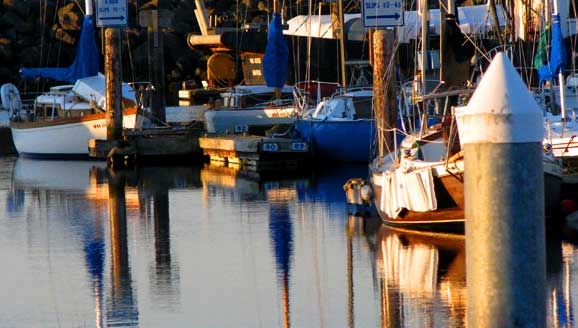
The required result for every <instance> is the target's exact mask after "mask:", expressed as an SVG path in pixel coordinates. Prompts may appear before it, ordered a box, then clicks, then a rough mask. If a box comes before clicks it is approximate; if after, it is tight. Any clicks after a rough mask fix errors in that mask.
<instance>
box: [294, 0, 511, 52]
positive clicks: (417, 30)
mask: <svg viewBox="0 0 578 328" xmlns="http://www.w3.org/2000/svg"><path fill="white" fill-rule="evenodd" d="M496 13H497V15H498V21H499V22H500V26H501V27H504V26H505V23H506V19H505V14H504V9H503V7H502V6H501V5H496ZM343 16H344V17H343V19H344V22H345V24H346V25H347V22H349V21H350V20H354V19H357V20H359V19H361V14H346V15H343ZM429 16H430V22H429V25H430V28H429V30H430V33H433V34H434V35H439V33H440V29H441V28H440V10H439V9H431V10H430V11H429ZM458 18H459V22H460V29H461V30H462V32H464V34H467V35H486V34H487V33H488V32H489V31H491V30H493V29H494V26H493V22H492V19H491V16H490V15H489V9H488V5H477V6H466V7H458ZM287 25H289V28H288V29H287V30H285V31H283V33H284V34H288V35H299V36H311V37H313V38H324V39H333V38H334V33H333V27H332V25H331V16H329V15H321V16H319V15H314V16H311V17H309V16H307V15H301V16H296V17H294V18H292V19H290V20H288V21H287ZM355 27H356V28H357V27H359V28H360V29H361V30H363V26H362V25H361V24H359V25H356V26H355ZM352 28H353V27H352ZM359 32H363V31H359ZM349 33H352V31H350V32H349ZM420 35H421V17H420V15H419V13H418V12H416V11H406V12H404V25H403V26H400V27H398V28H397V39H398V41H399V42H401V43H408V42H409V40H412V39H413V40H415V39H418V38H419V37H420Z"/></svg>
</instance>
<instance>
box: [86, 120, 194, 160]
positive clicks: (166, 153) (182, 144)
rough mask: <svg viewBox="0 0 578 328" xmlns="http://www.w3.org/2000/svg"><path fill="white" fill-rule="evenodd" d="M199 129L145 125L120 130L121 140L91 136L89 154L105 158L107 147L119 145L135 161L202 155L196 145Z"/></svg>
mask: <svg viewBox="0 0 578 328" xmlns="http://www.w3.org/2000/svg"><path fill="white" fill-rule="evenodd" d="M201 135H202V130H201V129H200V128H149V129H138V130H137V129H135V130H124V131H123V136H124V141H122V142H119V141H115V140H96V139H91V140H89V143H88V151H89V156H90V157H92V158H97V159H107V157H108V155H109V154H110V153H111V150H113V149H114V148H118V147H122V148H123V151H125V152H127V153H130V154H131V155H134V156H136V157H137V158H138V159H139V160H155V159H161V160H162V159H167V158H175V157H180V158H185V157H194V156H202V151H201V148H200V147H199V136H201Z"/></svg>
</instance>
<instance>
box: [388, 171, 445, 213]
mask: <svg viewBox="0 0 578 328" xmlns="http://www.w3.org/2000/svg"><path fill="white" fill-rule="evenodd" d="M381 187H382V193H381V200H380V203H381V206H380V207H381V209H382V210H383V211H384V212H385V213H386V214H387V215H388V216H389V217H390V218H396V217H397V216H398V215H399V213H400V211H401V210H402V209H404V208H405V209H408V210H410V211H414V212H427V211H435V210H437V207H438V205H437V200H436V196H435V188H434V181H433V174H432V169H431V166H430V167H426V168H423V169H418V170H414V171H411V172H406V170H405V168H403V167H398V168H397V169H396V170H394V171H387V172H384V173H383V176H382V181H381Z"/></svg>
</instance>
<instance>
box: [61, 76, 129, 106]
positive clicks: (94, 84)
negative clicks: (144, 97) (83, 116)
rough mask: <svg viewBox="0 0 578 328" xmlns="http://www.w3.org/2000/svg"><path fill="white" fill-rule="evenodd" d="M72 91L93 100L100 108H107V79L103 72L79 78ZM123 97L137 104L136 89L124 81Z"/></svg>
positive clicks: (88, 100) (85, 98) (83, 97)
mask: <svg viewBox="0 0 578 328" xmlns="http://www.w3.org/2000/svg"><path fill="white" fill-rule="evenodd" d="M72 91H74V93H76V94H77V95H78V96H79V97H81V98H82V99H84V100H85V101H87V102H90V101H91V100H93V101H94V102H95V103H96V104H97V105H98V106H99V107H100V108H102V109H106V81H105V79H104V75H102V74H101V73H98V75H95V76H90V77H85V78H82V79H78V80H77V81H76V83H75V84H74V87H73V88H72ZM122 97H123V98H125V99H128V100H131V101H132V102H134V103H135V104H136V98H135V93H134V90H133V89H132V88H131V87H130V86H129V85H128V84H127V83H124V82H123V83H122Z"/></svg>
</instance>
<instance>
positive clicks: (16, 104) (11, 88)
mask: <svg viewBox="0 0 578 328" xmlns="http://www.w3.org/2000/svg"><path fill="white" fill-rule="evenodd" d="M0 100H1V101H2V107H4V108H5V109H7V110H9V111H10V117H11V118H12V117H13V116H14V115H15V114H16V113H17V112H18V111H19V110H20V107H21V106H22V102H21V100H20V93H19V92H18V88H16V86H15V85H14V84H12V83H6V84H4V85H2V87H0Z"/></svg>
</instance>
